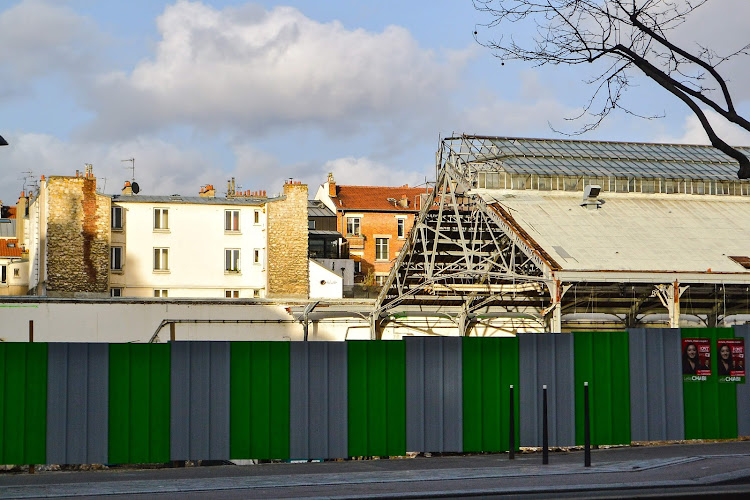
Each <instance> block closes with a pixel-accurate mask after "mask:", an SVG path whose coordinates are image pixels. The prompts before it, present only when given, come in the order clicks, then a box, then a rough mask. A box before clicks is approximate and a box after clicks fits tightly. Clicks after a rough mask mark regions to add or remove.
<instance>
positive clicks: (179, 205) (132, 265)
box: [110, 195, 268, 298]
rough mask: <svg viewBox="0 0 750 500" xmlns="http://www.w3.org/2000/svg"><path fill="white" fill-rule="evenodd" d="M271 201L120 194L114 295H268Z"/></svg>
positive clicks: (116, 211)
mask: <svg viewBox="0 0 750 500" xmlns="http://www.w3.org/2000/svg"><path fill="white" fill-rule="evenodd" d="M267 201H268V200H267V199H265V198H213V197H181V196H140V195H122V196H115V197H113V200H112V243H111V250H110V295H112V296H115V297H116V296H123V297H186V298H262V297H265V296H266V289H267V279H268V277H267V266H266V254H267V252H266V242H267V217H266V212H267Z"/></svg>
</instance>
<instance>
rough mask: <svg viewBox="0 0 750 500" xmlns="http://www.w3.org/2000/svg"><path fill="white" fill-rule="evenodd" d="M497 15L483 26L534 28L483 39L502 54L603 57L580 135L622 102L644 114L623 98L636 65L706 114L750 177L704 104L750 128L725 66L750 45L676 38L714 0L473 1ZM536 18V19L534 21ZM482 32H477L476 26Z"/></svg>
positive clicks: (560, 60)
mask: <svg viewBox="0 0 750 500" xmlns="http://www.w3.org/2000/svg"><path fill="white" fill-rule="evenodd" d="M473 2H474V7H475V9H477V10H478V11H480V12H483V13H486V14H488V15H489V16H490V18H491V21H490V22H488V23H487V24H484V25H483V26H485V27H487V28H490V29H497V30H501V33H503V32H504V31H505V30H506V29H509V28H511V26H510V25H516V27H522V28H526V29H528V28H532V31H533V33H534V34H533V35H531V36H529V37H527V38H523V37H522V39H518V38H516V37H515V36H513V35H507V34H501V36H500V37H499V38H498V39H496V40H491V41H488V42H479V43H481V44H482V45H484V46H486V47H488V48H490V49H492V50H493V52H494V53H495V55H496V56H497V57H499V58H500V59H501V60H520V61H531V62H534V63H536V64H538V65H546V64H553V65H557V64H568V65H579V64H591V63H597V62H598V63H603V64H604V67H603V71H600V72H598V73H597V74H596V76H594V77H593V78H592V79H590V80H588V81H587V83H589V84H592V85H594V86H595V91H594V94H593V96H592V97H591V99H590V100H589V101H588V103H587V105H586V106H585V107H584V111H583V113H582V114H581V115H580V116H579V117H576V118H580V117H582V116H584V115H589V116H591V117H593V121H590V122H589V123H587V124H586V125H584V126H583V127H582V128H581V129H580V130H579V131H577V132H576V134H580V133H584V132H586V131H589V130H591V129H593V128H596V127H597V126H598V125H599V124H600V123H601V122H602V120H603V119H604V118H606V117H607V115H609V113H610V112H612V111H613V110H615V109H618V108H619V109H621V110H623V111H625V112H627V113H630V114H634V115H638V116H642V115H639V114H638V113H635V112H633V111H631V110H630V109H627V108H626V107H625V106H623V105H622V104H621V99H622V96H623V93H624V92H625V91H626V90H627V89H628V87H629V86H630V85H631V78H632V76H633V75H632V71H633V70H634V69H635V70H639V71H640V72H641V73H643V74H644V75H646V76H647V77H649V78H651V79H652V80H653V81H654V82H656V83H658V84H659V85H660V86H661V87H662V88H664V89H665V90H667V91H668V92H670V93H671V94H673V95H674V96H676V97H678V98H679V99H680V100H682V101H683V102H684V103H685V104H686V105H687V106H688V107H689V108H690V109H691V111H692V112H693V113H694V114H695V115H696V116H697V117H698V119H699V120H700V123H701V125H702V126H703V129H704V130H705V131H706V134H708V138H709V140H710V141H711V144H712V145H713V146H714V147H715V148H717V149H719V150H721V151H722V152H723V153H725V154H727V155H729V156H731V157H732V158H734V159H735V160H737V161H738V162H739V164H740V169H739V171H738V172H737V176H738V177H739V178H740V179H748V178H750V160H749V159H748V157H747V156H745V155H744V154H743V153H741V152H740V151H738V150H737V149H735V148H733V147H732V146H730V145H729V144H727V143H726V142H725V141H724V140H722V139H721V138H720V137H719V136H718V134H717V133H716V131H715V130H714V128H713V127H712V126H711V124H710V123H709V121H708V118H707V117H706V114H705V112H704V110H703V109H702V108H701V106H705V107H708V108H710V109H712V110H713V111H715V112H716V113H718V114H719V115H721V116H723V117H724V118H725V119H727V120H728V121H730V122H732V123H735V124H737V125H739V126H740V127H742V128H744V129H745V130H747V131H750V121H748V120H747V119H745V118H744V117H742V116H740V115H739V114H738V113H737V110H736V109H735V105H734V103H733V101H732V95H731V93H730V90H729V87H728V85H727V81H726V79H725V78H724V77H723V76H722V75H721V74H720V73H719V66H720V65H721V64H722V63H724V62H726V61H727V60H729V59H731V58H733V57H737V56H741V55H747V54H748V50H749V49H750V44H748V45H745V46H743V47H741V48H739V49H738V50H736V51H734V52H732V53H730V54H728V55H724V56H720V55H718V54H717V53H716V52H715V51H713V50H711V49H710V48H708V47H704V46H702V45H697V49H696V51H695V52H690V51H688V50H686V49H684V48H682V47H681V46H680V45H679V44H678V43H677V42H675V41H674V37H672V38H670V36H671V35H673V34H674V33H673V32H674V30H675V28H677V27H678V26H680V25H681V24H683V23H684V22H685V21H686V20H687V18H688V17H689V16H691V15H694V14H695V12H696V11H697V10H698V9H699V8H700V7H703V6H704V5H706V4H707V3H709V0H473ZM532 23H533V24H532ZM474 35H475V37H477V36H478V33H477V32H476V31H475V32H474Z"/></svg>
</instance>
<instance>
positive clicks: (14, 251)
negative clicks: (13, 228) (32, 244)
mask: <svg viewBox="0 0 750 500" xmlns="http://www.w3.org/2000/svg"><path fill="white" fill-rule="evenodd" d="M21 256H22V255H21V247H20V246H19V245H18V240H17V239H15V238H13V239H0V257H21Z"/></svg>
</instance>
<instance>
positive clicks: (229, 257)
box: [224, 248, 240, 273]
mask: <svg viewBox="0 0 750 500" xmlns="http://www.w3.org/2000/svg"><path fill="white" fill-rule="evenodd" d="M224 271H225V272H227V273H238V272H240V250H239V248H225V249H224Z"/></svg>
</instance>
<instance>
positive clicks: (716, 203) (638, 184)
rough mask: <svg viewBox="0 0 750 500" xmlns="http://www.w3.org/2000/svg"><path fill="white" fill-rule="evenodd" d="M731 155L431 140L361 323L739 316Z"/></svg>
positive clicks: (742, 186) (749, 303)
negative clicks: (420, 184)
mask: <svg viewBox="0 0 750 500" xmlns="http://www.w3.org/2000/svg"><path fill="white" fill-rule="evenodd" d="M740 149H741V150H743V151H744V152H746V153H750V149H746V148H740ZM737 169H738V164H737V163H736V162H735V161H734V160H733V159H731V158H729V157H727V156H725V155H724V154H722V153H721V152H720V151H718V150H716V149H714V148H712V147H709V146H696V145H669V144H639V143H616V142H597V141H572V140H541V139H520V138H504V137H486V136H470V135H462V136H456V137H451V138H447V139H444V140H442V141H441V145H440V149H439V151H438V153H437V155H436V179H437V182H436V186H435V189H434V190H433V191H432V193H431V195H430V197H429V198H428V200H427V202H426V203H425V204H424V206H423V208H422V210H421V212H420V214H419V216H418V218H417V220H416V221H415V225H414V229H413V230H412V231H411V232H410V234H409V237H408V239H407V242H406V244H405V245H404V248H403V250H402V251H401V252H400V254H399V256H398V258H397V259H396V261H395V263H394V266H393V268H392V271H391V273H390V275H389V277H388V279H387V280H386V283H385V286H384V288H383V290H382V291H381V293H380V295H379V297H378V299H377V302H376V305H375V310H374V313H373V315H372V317H371V336H372V337H373V338H382V332H383V331H384V329H385V328H388V329H389V330H390V329H394V330H395V329H400V328H404V327H405V328H407V329H411V328H414V329H416V330H420V329H421V330H425V331H427V330H432V329H433V326H434V325H436V324H438V323H443V324H450V325H452V326H451V328H458V334H459V335H468V334H469V332H471V335H482V334H483V332H486V333H484V334H491V333H490V332H491V331H493V330H495V328H500V329H501V330H504V331H505V332H506V334H514V333H518V332H524V331H527V332H540V331H548V332H561V331H571V330H580V329H589V330H591V329H613V328H614V329H621V328H623V327H628V328H630V327H636V326H670V327H672V328H677V327H678V326H680V319H681V318H682V323H683V326H687V324H692V325H693V326H707V327H714V326H729V325H731V324H735V323H743V322H744V320H743V319H742V318H738V316H737V315H744V314H748V313H749V312H750V198H749V197H748V196H749V195H750V182H748V181H746V180H743V181H740V180H738V179H737V174H736V172H737ZM745 319H747V318H745ZM665 323H668V324H665ZM686 323H687V324H686ZM431 325H432V326H431ZM454 334H455V333H454Z"/></svg>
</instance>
